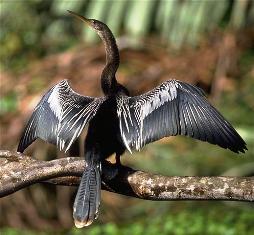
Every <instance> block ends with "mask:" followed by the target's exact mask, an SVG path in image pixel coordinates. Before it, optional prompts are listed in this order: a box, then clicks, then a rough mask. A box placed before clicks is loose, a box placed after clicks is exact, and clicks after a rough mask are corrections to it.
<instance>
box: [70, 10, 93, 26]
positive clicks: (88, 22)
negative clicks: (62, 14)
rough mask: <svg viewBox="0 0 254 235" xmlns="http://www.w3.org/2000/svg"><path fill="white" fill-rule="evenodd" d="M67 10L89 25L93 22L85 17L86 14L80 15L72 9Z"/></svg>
mask: <svg viewBox="0 0 254 235" xmlns="http://www.w3.org/2000/svg"><path fill="white" fill-rule="evenodd" d="M67 11H68V12H69V13H70V14H71V15H74V16H75V17H76V18H78V19H80V20H82V21H83V22H85V23H86V24H88V25H90V24H91V23H90V20H89V19H87V18H85V17H84V16H82V15H79V14H77V13H75V12H73V11H70V10H67Z"/></svg>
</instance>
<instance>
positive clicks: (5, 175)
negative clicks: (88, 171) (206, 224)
mask: <svg viewBox="0 0 254 235" xmlns="http://www.w3.org/2000/svg"><path fill="white" fill-rule="evenodd" d="M85 166H86V165H85V161H84V160H82V159H80V158H73V157H71V158H70V157H68V158H61V159H56V160H51V161H40V160H36V159H33V158H31V157H29V156H26V155H23V154H19V153H15V152H10V151H4V150H0V197H4V196H7V195H9V194H11V193H14V192H16V191H18V190H20V189H22V188H25V187H27V186H29V185H32V184H34V183H41V182H42V183H51V184H57V185H68V186H71V185H78V184H79V179H80V176H81V175H82V172H83V170H84V167H85ZM102 169H103V170H102V180H103V185H102V188H103V189H105V190H108V191H111V192H115V193H119V194H123V195H127V196H132V197H137V198H141V199H147V200H165V201H166V200H231V201H233V200H235V201H254V177H225V176H223V177H196V176H193V177H190V176H170V177H167V176H162V175H155V174H149V173H145V172H142V171H138V170H133V169H131V168H129V167H125V166H121V167H120V168H117V167H116V166H115V165H114V164H111V163H109V162H106V161H105V162H104V163H103V165H102Z"/></svg>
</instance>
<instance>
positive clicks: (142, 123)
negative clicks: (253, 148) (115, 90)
mask: <svg viewBox="0 0 254 235" xmlns="http://www.w3.org/2000/svg"><path fill="white" fill-rule="evenodd" d="M117 115H118V118H119V125H120V132H121V137H122V140H123V142H124V144H125V146H126V148H127V149H128V150H129V151H130V152H131V148H135V149H136V150H139V149H140V148H142V147H143V146H144V145H146V144H148V143H150V142H153V141H156V140H159V139H161V138H163V137H165V136H174V135H185V136H189V137H192V138H195V139H199V140H202V141H207V142H209V143H211V144H217V145H219V146H221V147H223V148H228V149H230V150H232V151H234V152H237V153H238V152H244V151H245V150H247V148H246V143H245V142H244V141H243V139H242V138H241V137H240V136H239V134H238V133H237V132H236V131H235V129H234V128H233V127H232V126H231V125H230V123H229V122H227V121H226V120H225V119H224V118H223V116H222V115H221V114H220V113H219V112H218V111H217V110H216V109H215V108H214V107H213V106H212V105H211V104H209V102H208V101H207V99H206V98H205V95H204V92H203V91H202V90H201V89H200V88H198V87H196V86H193V85H190V84H187V83H184V82H180V81H176V80H169V81H166V82H164V83H162V84H161V85H160V86H158V87H156V88H155V89H153V90H151V91H149V92H147V93H145V94H143V95H140V96H136V97H127V96H122V97H121V96H120V97H118V98H117Z"/></svg>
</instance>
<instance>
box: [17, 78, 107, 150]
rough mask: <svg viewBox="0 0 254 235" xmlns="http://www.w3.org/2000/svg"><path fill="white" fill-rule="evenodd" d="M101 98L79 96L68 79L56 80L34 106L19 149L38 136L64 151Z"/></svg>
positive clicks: (23, 148)
mask: <svg viewBox="0 0 254 235" xmlns="http://www.w3.org/2000/svg"><path fill="white" fill-rule="evenodd" d="M103 101H104V98H93V97H87V96H82V95H79V94H78V93H76V92H74V91H73V90H72V89H71V87H70V86H69V84H68V82H67V80H63V81H61V82H59V83H58V84H57V85H55V86H54V87H52V88H51V89H50V90H49V91H48V92H47V93H46V94H45V95H44V96H43V97H42V99H41V101H40V102H39V104H38V105H37V106H36V108H35V110H34V112H33V114H32V116H31V118H30V120H29V121H28V123H27V125H26V127H25V129H24V132H23V135H22V137H21V139H20V142H19V146H18V151H19V152H23V151H24V150H25V149H26V148H27V147H28V146H29V145H30V144H31V143H32V142H33V141H35V140H36V139H37V138H40V139H43V140H44V141H47V142H49V143H52V144H55V145H57V146H58V147H59V149H60V150H63V149H65V150H66V151H67V150H68V149H69V148H70V146H71V145H72V143H73V142H74V141H75V140H76V139H77V138H78V137H79V135H80V134H81V132H82V130H83V129H84V127H85V125H86V124H87V123H88V122H89V121H90V120H91V119H92V118H93V117H94V115H95V114H96V111H97V110H98V108H99V106H100V104H101V103H102V102H103Z"/></svg>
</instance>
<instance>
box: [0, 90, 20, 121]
mask: <svg viewBox="0 0 254 235" xmlns="http://www.w3.org/2000/svg"><path fill="white" fill-rule="evenodd" d="M16 107H17V94H16V93H15V92H10V93H9V94H7V95H6V96H4V97H2V98H1V99H0V116H1V115H3V114H5V113H8V112H10V113H12V112H15V111H16Z"/></svg>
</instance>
